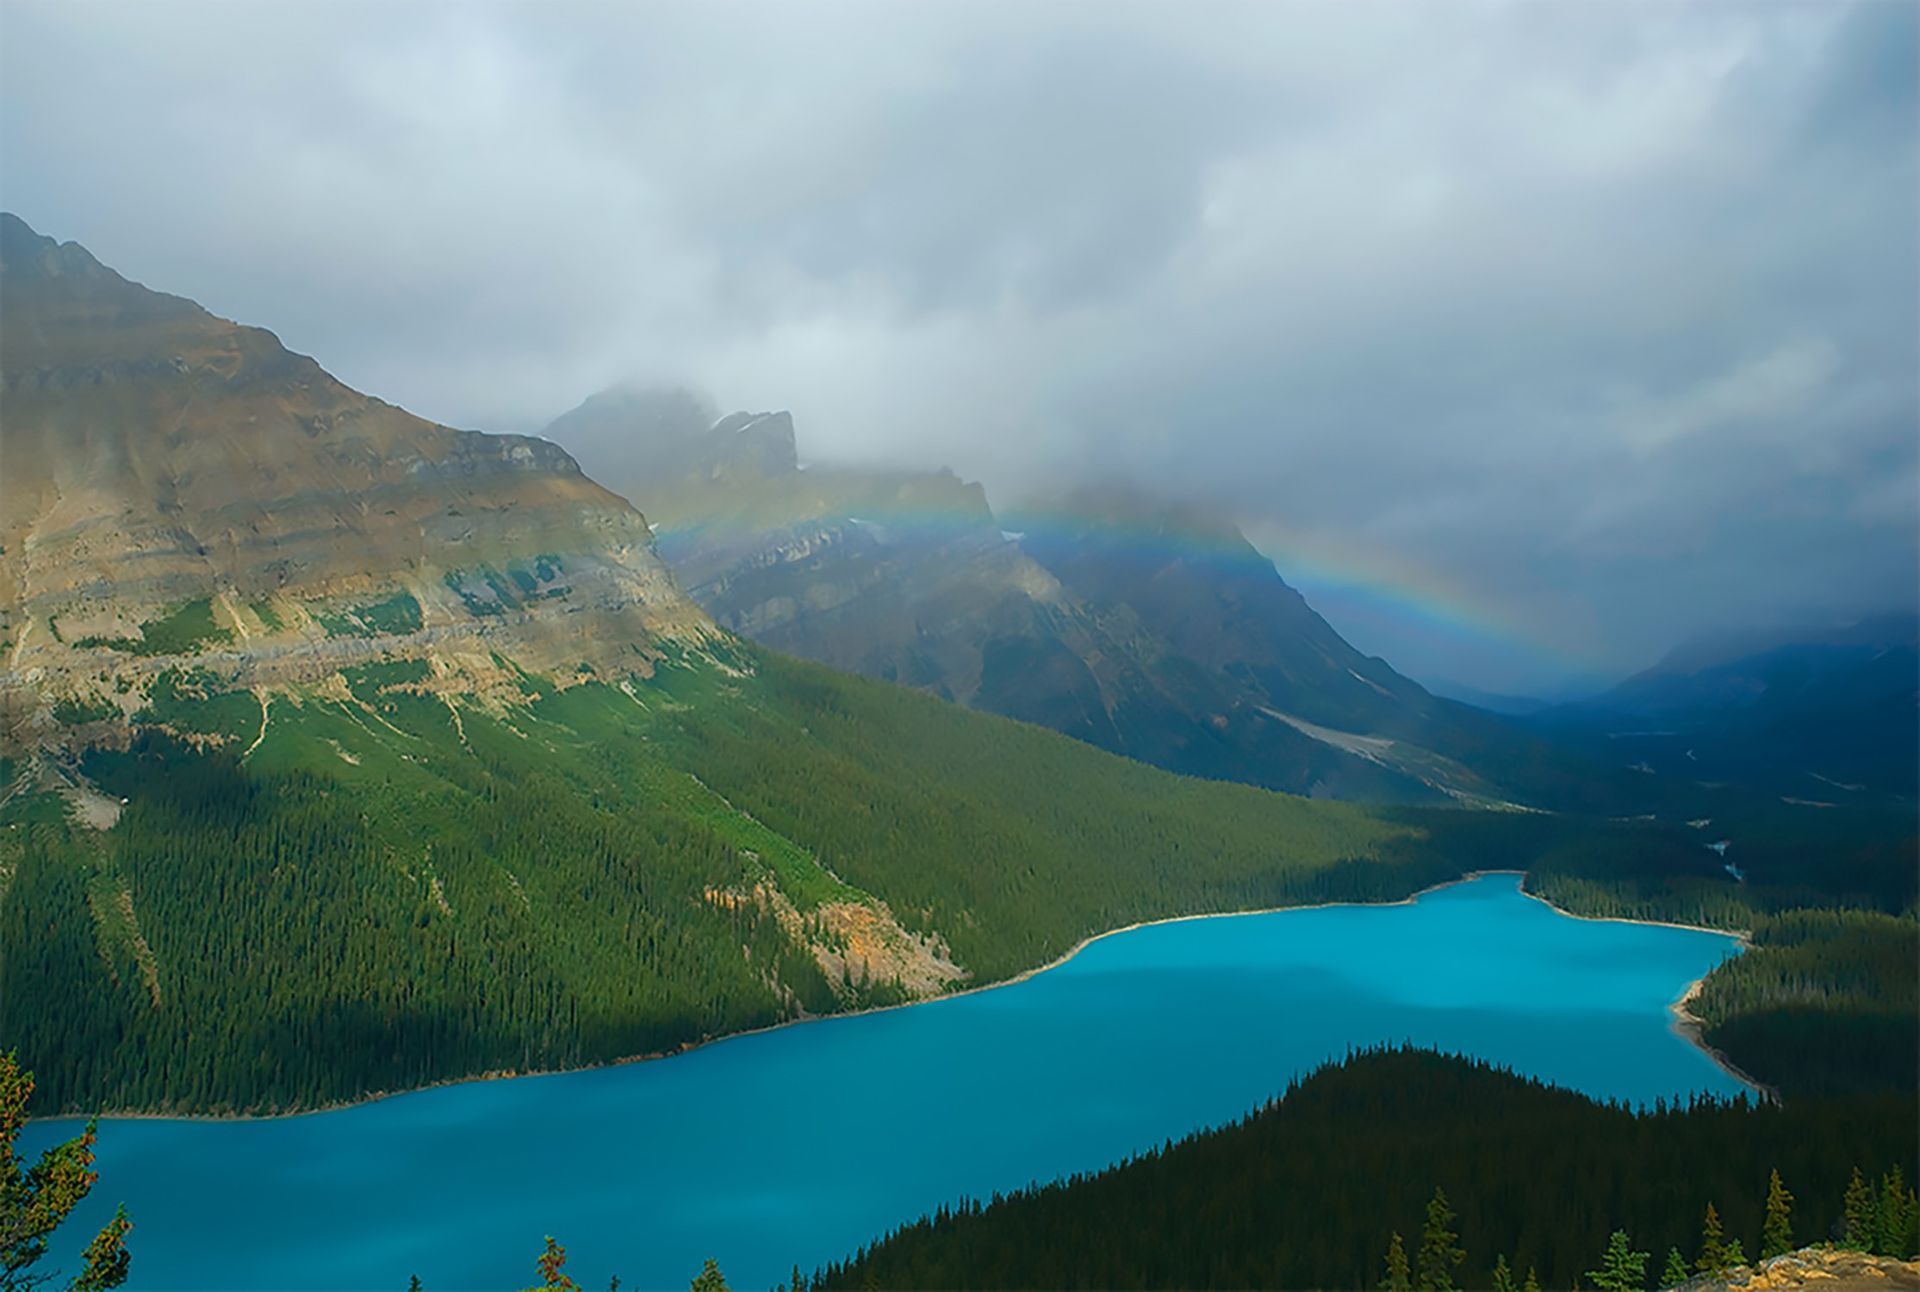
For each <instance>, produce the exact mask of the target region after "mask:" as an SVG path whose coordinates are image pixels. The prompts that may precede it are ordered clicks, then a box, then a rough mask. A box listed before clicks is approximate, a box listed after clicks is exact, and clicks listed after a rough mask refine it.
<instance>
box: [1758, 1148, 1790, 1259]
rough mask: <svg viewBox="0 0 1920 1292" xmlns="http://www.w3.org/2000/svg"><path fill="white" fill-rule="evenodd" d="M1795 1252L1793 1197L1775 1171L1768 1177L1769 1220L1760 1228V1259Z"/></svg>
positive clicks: (1778, 1173)
mask: <svg viewBox="0 0 1920 1292" xmlns="http://www.w3.org/2000/svg"><path fill="white" fill-rule="evenodd" d="M1792 1250H1793V1195H1792V1194H1791V1193H1788V1192H1787V1186H1786V1185H1784V1184H1782V1183H1781V1182H1780V1172H1779V1171H1778V1170H1775V1171H1774V1172H1773V1173H1772V1174H1770V1175H1769V1176H1768V1177H1767V1219H1766V1223H1765V1224H1763V1225H1762V1226H1761V1227H1760V1259H1761V1260H1763V1261H1764V1260H1769V1259H1771V1258H1772V1257H1775V1256H1785V1255H1786V1254H1787V1253H1788V1252H1790V1251H1792Z"/></svg>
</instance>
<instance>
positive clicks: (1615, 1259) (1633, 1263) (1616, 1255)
mask: <svg viewBox="0 0 1920 1292" xmlns="http://www.w3.org/2000/svg"><path fill="white" fill-rule="evenodd" d="M1587 1277H1588V1278H1590V1279H1592V1280H1593V1286H1594V1287H1596V1288H1598V1289H1599V1292H1645V1288H1646V1286H1647V1253H1646V1252H1636V1251H1634V1250H1633V1241H1632V1240H1631V1239H1629V1238H1628V1237H1627V1232H1626V1230H1624V1229H1616V1230H1614V1231H1613V1234H1612V1236H1611V1237H1609V1238H1608V1239H1607V1250H1606V1252H1605V1253H1604V1254H1602V1256H1601V1257H1600V1268H1599V1269H1597V1270H1588V1271H1587Z"/></svg>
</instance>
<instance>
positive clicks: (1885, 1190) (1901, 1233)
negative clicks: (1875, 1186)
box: [1873, 1165, 1920, 1260]
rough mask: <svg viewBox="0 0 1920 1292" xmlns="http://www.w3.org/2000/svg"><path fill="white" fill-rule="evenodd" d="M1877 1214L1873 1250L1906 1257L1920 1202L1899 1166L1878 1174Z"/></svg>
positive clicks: (1911, 1240)
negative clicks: (1879, 1175)
mask: <svg viewBox="0 0 1920 1292" xmlns="http://www.w3.org/2000/svg"><path fill="white" fill-rule="evenodd" d="M1878 1210H1879V1217H1878V1220H1877V1223H1876V1224H1875V1226H1874V1229H1875V1238H1874V1244H1873V1250H1874V1251H1875V1252H1878V1253H1879V1254H1880V1255H1882V1256H1896V1257H1899V1258H1900V1259H1902V1260H1905V1259H1906V1258H1907V1257H1908V1256H1910V1255H1912V1254H1913V1249H1914V1228H1915V1225H1916V1222H1920V1201H1916V1200H1915V1198H1914V1194H1913V1191H1912V1190H1911V1189H1909V1188H1907V1177H1906V1176H1905V1174H1903V1173H1902V1172H1901V1170H1900V1168H1899V1166H1898V1165H1895V1166H1893V1167H1892V1168H1891V1169H1889V1170H1888V1172H1887V1173H1886V1174H1885V1175H1883V1176H1881V1177H1880V1206H1879V1208H1878Z"/></svg>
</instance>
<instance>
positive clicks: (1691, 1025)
mask: <svg viewBox="0 0 1920 1292" xmlns="http://www.w3.org/2000/svg"><path fill="white" fill-rule="evenodd" d="M1526 874H1527V872H1526V871H1524V870H1512V869H1504V868H1493V869H1487V870H1469V871H1466V872H1464V873H1462V874H1460V875H1459V876H1457V877H1456V878H1453V879H1444V880H1441V881H1440V882H1439V883H1437V884H1429V885H1427V886H1426V887H1425V888H1422V889H1420V890H1419V891H1418V892H1415V893H1410V894H1408V895H1407V896H1405V897H1401V898H1396V899H1395V900H1393V901H1390V902H1314V903H1311V904H1309V905H1300V906H1267V907H1259V908H1254V909H1250V910H1236V911H1201V912H1197V913H1195V914H1192V915H1169V916H1165V917H1162V918H1159V919H1151V920H1136V921H1135V922H1134V923H1132V924H1123V925H1121V926H1120V927H1118V928H1113V929H1106V930H1104V931H1102V932H1100V933H1092V934H1089V935H1087V936H1086V937H1084V938H1082V939H1081V940H1080V941H1078V942H1076V943H1074V945H1073V946H1072V947H1070V948H1069V949H1068V950H1067V951H1065V952H1064V953H1062V954H1061V955H1059V956H1057V957H1055V958H1054V959H1052V960H1050V961H1048V962H1047V963H1045V964H1042V965H1036V966H1035V967H1033V968H1031V969H1024V970H1022V971H1021V972H1020V973H1018V974H1015V975H1014V976H1012V977H1010V978H1001V979H997V980H995V981H993V982H988V983H981V984H979V985H978V986H974V987H965V988H962V989H960V990H958V991H949V992H942V993H941V994H939V995H937V996H928V997H926V998H924V999H922V1000H911V1001H905V1002H903V1003H901V1004H898V1005H873V1006H868V1007H867V1008H864V1009H850V1010H845V1011H842V1012H837V1013H832V1014H808V1015H804V1016H802V1017H799V1018H788V1019H782V1020H781V1021H779V1022H777V1023H768V1024H766V1025H764V1026H761V1027H752V1028H747V1029H746V1030H744V1031H739V1032H728V1033H726V1034H725V1035H722V1036H711V1037H706V1038H704V1039H702V1040H699V1041H689V1042H686V1043H685V1044H683V1045H680V1046H677V1047H675V1048H673V1049H670V1050H658V1051H653V1052H651V1053H647V1054H632V1055H625V1056H623V1057H621V1058H617V1059H605V1060H601V1061H599V1062H597V1063H583V1064H579V1065H577V1066H574V1067H566V1068H530V1069H526V1070H524V1071H522V1070H501V1071H495V1072H478V1073H474V1074H472V1075H469V1076H464V1077H448V1078H446V1079H445V1080H441V1081H431V1082H427V1083H425V1084H422V1085H418V1086H408V1087H407V1088H406V1089H404V1090H379V1091H374V1092H372V1093H370V1094H366V1095H362V1096H360V1097H359V1098H357V1099H344V1100H339V1101H337V1102H334V1103H327V1104H319V1105H316V1106H314V1107H312V1108H301V1109H297V1110H295V1111H291V1112H281V1113H168V1112H152V1111H145V1110H140V1111H130V1112H114V1111H102V1112H98V1113H90V1114H81V1113H60V1114H56V1115H54V1116H48V1117H32V1118H28V1120H27V1124H28V1125H33V1124H35V1123H38V1122H81V1121H85V1120H87V1119H88V1118H89V1117H97V1118H99V1119H100V1120H102V1121H183V1122H263V1121H280V1120H283V1119H285V1118H289V1117H315V1116H318V1115H320V1114H322V1113H332V1112H340V1111H342V1110H344V1109H348V1108H358V1107H361V1106H363V1105H366V1104H374V1103H381V1102H383V1101H385V1100H388V1099H400V1098H403V1097H405V1096H407V1095H417V1094H423V1093H425V1092H427V1091H429V1090H441V1089H445V1088H446V1087H448V1086H464V1085H470V1084H472V1083H474V1082H478V1081H510V1080H514V1079H517V1078H520V1077H552V1076H561V1075H564V1074H566V1073H570V1072H591V1071H596V1070H599V1069H602V1068H620V1067H625V1066H627V1065H628V1064H633V1063H651V1062H654V1061H655V1060H658V1059H671V1058H675V1057H677V1056H679V1055H682V1054H690V1053H692V1052H693V1051H694V1050H699V1049H705V1048H706V1047H708V1046H711V1045H721V1044H724V1043H726V1042H728V1041H737V1040H741V1039H743V1038H745V1037H749V1036H762V1035H765V1034H766V1033H769V1032H777V1031H780V1030H781V1029H783V1028H789V1027H800V1026H802V1025H804V1024H808V1023H826V1022H832V1021H834V1020H837V1019H844V1018H859V1017H861V1016H863V1015H867V1014H884V1013H888V1012H890V1011H892V1010H896V1009H914V1008H916V1007H918V1006H921V1005H932V1004H936V1003H938V1002H940V1001H945V1000H958V999H959V998H961V997H962V996H972V995H975V994H977V993H979V992H985V991H998V990H1000V989H1001V988H1003V987H1013V986H1017V985H1019V984H1020V983H1023V982H1026V981H1027V980H1028V979H1030V978H1034V977H1037V976H1038V975H1040V974H1043V973H1047V972H1049V971H1050V970H1053V969H1058V968H1059V967H1060V966H1061V965H1064V964H1066V963H1067V962H1068V961H1069V960H1072V959H1073V958H1074V957H1075V956H1077V955H1079V954H1080V953H1081V952H1082V951H1084V950H1086V949H1087V948H1088V947H1090V946H1092V945H1093V944H1094V943H1096V942H1099V941H1101V940H1103V939H1105V938H1112V937H1118V936H1119V935H1120V934H1122V933H1132V932H1134V931H1136V930H1139V929H1146V928H1152V927H1155V926H1156V925H1162V924H1186V923H1190V922H1192V921H1195V920H1227V919H1239V918H1242V917H1244V916H1250V915H1278V914H1281V913H1283V912H1287V911H1324V910H1330V909H1334V908H1337V907H1361V908H1372V907H1385V906H1411V905H1413V904H1414V903H1415V902H1417V901H1419V900H1420V899H1421V898H1423V897H1425V896H1427V895H1428V894H1429V893H1437V892H1439V891H1440V890H1441V889H1445V888H1454V887H1457V886H1459V885H1461V884H1469V883H1472V882H1474V881H1475V880H1480V879H1486V878H1488V877H1490V876H1493V875H1517V876H1519V877H1520V878H1521V879H1522V880H1524V879H1525V878H1526ZM1519 891H1520V895H1521V896H1523V897H1527V898H1531V899H1532V900H1534V901H1536V902H1539V903H1540V904H1541V905H1542V906H1545V907H1546V908H1547V909H1548V910H1551V911H1554V912H1555V913H1557V914H1559V915H1563V916H1565V917H1567V918H1568V919H1574V920H1591V921H1594V922H1597V923H1604V924H1647V925H1653V926H1655V927H1659V928H1670V929H1685V930H1688V931H1691V932H1696V933H1715V934H1719V935H1721V936H1722V937H1734V938H1737V939H1738V940H1739V942H1740V944H1741V946H1742V947H1743V948H1744V947H1746V946H1749V945H1751V944H1750V943H1749V942H1748V938H1747V933H1746V931H1744V930H1739V931H1730V930H1727V929H1714V928H1708V927H1706V926H1704V925H1698V924H1675V923H1672V922H1669V921H1665V920H1637V919H1628V918H1616V917H1612V916H1600V915H1578V914H1575V913H1574V912H1572V911H1568V910H1564V909H1563V908H1561V907H1559V906H1556V905H1554V904H1553V903H1552V902H1550V901H1548V900H1547V899H1546V898H1544V897H1541V896H1540V895H1539V894H1537V893H1529V892H1528V891H1527V889H1526V886H1525V884H1524V883H1522V884H1521V885H1520V888H1519ZM1703 981H1704V978H1696V979H1694V980H1693V981H1692V982H1691V983H1689V984H1687V986H1686V988H1685V990H1684V991H1683V992H1682V993H1681V994H1680V995H1679V996H1677V997H1675V998H1674V1000H1673V1001H1672V1002H1671V1003H1669V1004H1668V1006H1667V1009H1668V1012H1669V1014H1670V1015H1671V1016H1672V1019H1671V1026H1672V1029H1673V1031H1674V1033H1675V1034H1676V1035H1678V1036H1680V1037H1682V1038H1683V1039H1685V1040H1686V1041H1687V1042H1688V1043H1689V1044H1691V1045H1693V1046H1695V1047H1696V1048H1697V1049H1699V1050H1700V1051H1701V1052H1702V1053H1704V1054H1705V1055H1706V1056H1707V1057H1708V1058H1709V1059H1711V1060H1712V1061H1713V1063H1714V1065H1715V1066H1716V1067H1718V1068H1719V1069H1720V1070H1721V1071H1723V1072H1725V1073H1726V1074H1727V1075H1728V1076H1730V1077H1732V1078H1733V1079H1734V1080H1735V1081H1738V1082H1739V1083H1740V1084H1742V1085H1744V1086H1747V1087H1749V1088H1750V1089H1752V1090H1754V1091H1755V1092H1757V1093H1759V1094H1760V1095H1761V1096H1762V1097H1764V1098H1768V1099H1773V1100H1777V1099H1778V1097H1779V1096H1778V1094H1777V1093H1776V1092H1774V1091H1773V1090H1772V1089H1771V1088H1770V1087H1767V1086H1764V1085H1762V1084H1761V1083H1759V1082H1757V1081H1755V1080H1754V1079H1753V1078H1752V1077H1749V1076H1747V1075H1746V1074H1745V1073H1743V1072H1741V1071H1740V1070H1739V1069H1738V1068H1737V1067H1735V1066H1734V1065H1733V1064H1732V1063H1731V1062H1730V1061H1729V1060H1728V1059H1727V1058H1726V1056H1725V1055H1723V1054H1721V1053H1720V1052H1719V1051H1718V1050H1715V1049H1714V1048H1713V1047H1712V1046H1710V1045H1708V1044H1707V1043H1706V1042H1705V1041H1704V1040H1703V1039H1702V1037H1701V1031H1702V1028H1703V1026H1704V1025H1703V1024H1702V1022H1701V1020H1700V1019H1698V1018H1696V1017H1695V1016H1694V1015H1693V1014H1692V1012H1691V1011H1689V1010H1688V1009H1687V1008H1686V1006H1687V1003H1688V1002H1690V1001H1691V1000H1693V998H1694V997H1695V996H1697V995H1698V994H1699V991H1700V985H1701V983H1702V982H1703Z"/></svg>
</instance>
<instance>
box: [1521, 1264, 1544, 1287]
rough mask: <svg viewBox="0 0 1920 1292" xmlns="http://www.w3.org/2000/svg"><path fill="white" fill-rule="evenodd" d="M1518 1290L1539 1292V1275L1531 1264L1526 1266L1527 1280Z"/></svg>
mask: <svg viewBox="0 0 1920 1292" xmlns="http://www.w3.org/2000/svg"><path fill="white" fill-rule="evenodd" d="M1520 1292H1540V1276H1539V1275H1538V1274H1536V1273H1534V1269H1533V1266H1531V1265H1529V1266H1527V1281H1526V1282H1525V1283H1522V1284H1521V1285H1520Z"/></svg>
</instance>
